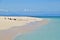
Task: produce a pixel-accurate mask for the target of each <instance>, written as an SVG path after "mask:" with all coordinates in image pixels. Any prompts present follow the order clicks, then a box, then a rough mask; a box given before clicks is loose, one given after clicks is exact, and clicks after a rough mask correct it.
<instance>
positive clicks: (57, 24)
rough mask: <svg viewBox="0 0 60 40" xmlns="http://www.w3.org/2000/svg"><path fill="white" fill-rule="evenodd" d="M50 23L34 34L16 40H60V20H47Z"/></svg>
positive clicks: (18, 37) (20, 36) (21, 36)
mask: <svg viewBox="0 0 60 40" xmlns="http://www.w3.org/2000/svg"><path fill="white" fill-rule="evenodd" d="M47 19H51V20H49V21H50V22H49V23H48V24H47V25H45V26H42V27H40V28H38V29H37V30H35V31H34V32H31V33H27V34H24V35H19V36H17V37H16V38H15V40H60V18H47Z"/></svg>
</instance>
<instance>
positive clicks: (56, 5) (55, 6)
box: [0, 0, 60, 12]
mask: <svg viewBox="0 0 60 40" xmlns="http://www.w3.org/2000/svg"><path fill="white" fill-rule="evenodd" d="M0 9H4V10H9V11H15V12H16V11H24V9H31V10H37V11H60V0H0Z"/></svg>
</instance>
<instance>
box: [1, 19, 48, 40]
mask: <svg viewBox="0 0 60 40" xmlns="http://www.w3.org/2000/svg"><path fill="white" fill-rule="evenodd" d="M35 19H37V18H35ZM35 19H34V20H33V21H29V23H28V24H26V25H23V26H14V27H13V26H12V27H11V28H9V29H4V30H1V31H0V38H1V39H0V40H14V39H15V37H16V36H18V35H19V34H21V35H23V34H24V33H27V32H31V31H34V30H35V29H37V28H38V27H41V26H44V25H46V24H47V23H48V20H45V19H43V20H38V19H37V20H35ZM39 19H40V18H39ZM29 20H30V19H29ZM15 22H16V21H15ZM26 22H27V21H26ZM18 24H19V23H18Z"/></svg>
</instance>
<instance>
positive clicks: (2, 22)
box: [0, 16, 43, 30]
mask: <svg viewBox="0 0 60 40" xmlns="http://www.w3.org/2000/svg"><path fill="white" fill-rule="evenodd" d="M8 18H11V19H12V20H9V19H8ZM14 18H15V19H16V20H13V19H14ZM42 20H43V19H42V18H34V17H6V16H0V30H6V29H9V28H11V27H14V26H24V25H27V23H30V22H34V21H42Z"/></svg>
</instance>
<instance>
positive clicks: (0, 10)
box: [0, 9, 8, 12]
mask: <svg viewBox="0 0 60 40" xmlns="http://www.w3.org/2000/svg"><path fill="white" fill-rule="evenodd" d="M0 12H8V10H6V9H0Z"/></svg>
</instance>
